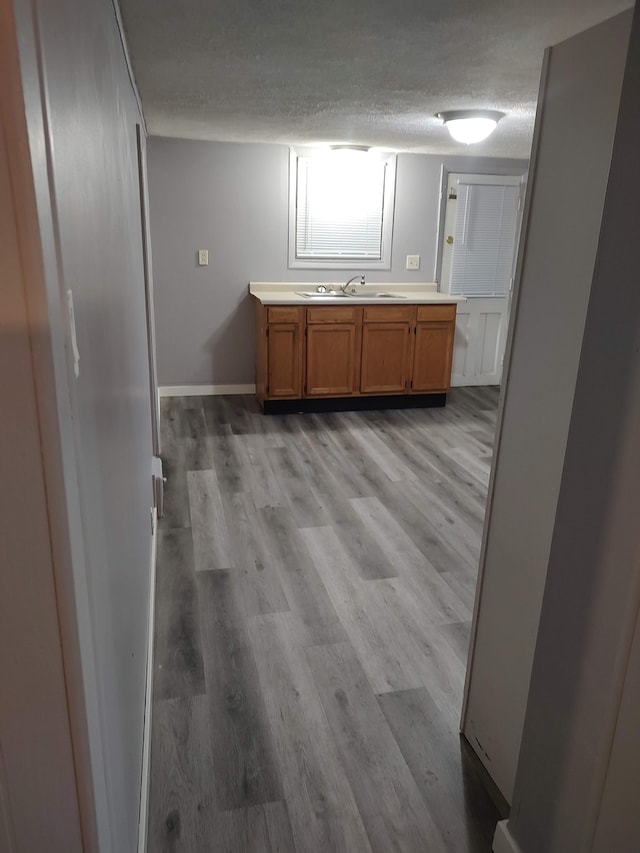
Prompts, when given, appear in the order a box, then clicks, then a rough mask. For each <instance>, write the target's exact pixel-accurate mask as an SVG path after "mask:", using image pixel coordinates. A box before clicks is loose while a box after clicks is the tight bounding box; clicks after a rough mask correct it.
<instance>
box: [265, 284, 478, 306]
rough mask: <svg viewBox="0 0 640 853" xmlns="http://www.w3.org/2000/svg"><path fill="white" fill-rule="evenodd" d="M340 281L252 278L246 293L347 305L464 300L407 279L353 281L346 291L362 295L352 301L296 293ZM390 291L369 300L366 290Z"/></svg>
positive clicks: (276, 301) (278, 301) (273, 300)
mask: <svg viewBox="0 0 640 853" xmlns="http://www.w3.org/2000/svg"><path fill="white" fill-rule="evenodd" d="M342 284H343V282H335V281H322V280H321V279H318V281H317V282H309V281H298V282H291V281H286V282H285V281H251V282H249V293H250V294H251V295H252V296H255V298H256V299H258V300H260V302H262V303H263V304H264V305H282V304H287V305H324V304H325V303H326V304H327V305H343V304H345V303H349V304H356V305H358V304H359V303H362V304H368V303H369V301H371V302H373V303H375V304H376V305H377V304H378V302H380V303H382V304H385V303H402V302H411V303H413V304H416V303H418V304H427V305H428V304H433V303H448V304H451V303H453V302H466V299H465V298H464V297H462V296H450V295H449V294H448V293H439V292H438V285H437V284H436V283H435V282H433V281H425V282H417V283H416V284H408V283H407V282H375V283H373V284H366V285H365V286H364V287H362V286H361V285H359V284H356V283H355V282H354V284H353V286H351V285H350V286H349V291H351V290H352V289H355V291H356V293H362V294H363V295H362V296H356V297H354V298H353V300H347V299H345V298H344V297H343V296H336V297H335V298H332V297H330V296H323V297H322V298H321V299H309V298H307V297H305V296H299V295H298V293H297V291H314V290H316V288H317V287H318V285H322V286H323V287H326V288H327V290H340V288H341V286H342ZM380 292H383V293H390V294H391V293H393V296H389V297H375V298H372V299H371V300H368V299H367V298H366V294H367V293H380Z"/></svg>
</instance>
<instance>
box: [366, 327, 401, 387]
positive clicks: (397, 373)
mask: <svg viewBox="0 0 640 853" xmlns="http://www.w3.org/2000/svg"><path fill="white" fill-rule="evenodd" d="M410 332H411V326H410V325H409V323H365V324H364V326H363V328H362V369H361V373H360V392H361V393H362V394H394V393H395V394H405V393H406V392H407V390H408V385H409V364H410V360H409V345H410V341H411V336H410Z"/></svg>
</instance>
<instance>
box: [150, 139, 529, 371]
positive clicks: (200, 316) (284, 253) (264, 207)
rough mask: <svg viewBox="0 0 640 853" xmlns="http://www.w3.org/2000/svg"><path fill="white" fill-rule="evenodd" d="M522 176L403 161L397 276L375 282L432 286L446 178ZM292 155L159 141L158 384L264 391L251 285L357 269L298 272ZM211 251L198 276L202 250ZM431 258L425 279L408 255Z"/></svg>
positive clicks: (493, 165)
mask: <svg viewBox="0 0 640 853" xmlns="http://www.w3.org/2000/svg"><path fill="white" fill-rule="evenodd" d="M443 162H444V164H445V166H446V167H447V168H448V169H449V170H450V171H460V172H480V173H482V172H495V173H498V174H517V175H521V174H523V173H524V172H525V171H526V167H527V163H526V162H525V161H523V160H499V159H490V158H486V157H485V158H473V157H447V158H444V161H443V159H442V158H439V157H434V156H433V157H432V156H428V155H425V154H400V155H399V156H398V171H397V180H396V208H395V219H394V236H393V247H392V267H391V270H390V271H384V270H376V271H373V270H372V271H370V272H368V273H367V278H368V280H370V281H372V282H374V281H380V282H383V281H385V280H386V281H425V280H427V281H431V280H433V272H434V263H435V257H436V248H437V246H436V231H437V227H438V217H439V209H440V198H439V194H440V169H441V165H442V163H443ZM288 183H289V149H288V148H287V147H286V146H284V145H256V144H245V145H242V144H233V143H213V142H190V141H186V140H179V139H160V138H151V139H150V140H149V196H150V219H151V241H152V249H153V264H154V279H155V280H154V292H155V309H156V327H157V347H158V377H159V384H160V385H185V384H198V383H202V384H210V383H216V384H236V383H237V384H246V383H252V382H253V381H254V349H253V346H254V344H253V337H254V320H253V310H254V306H253V304H252V301H251V299H250V298H249V296H248V293H247V287H248V283H249V281H311V282H313V281H327V280H338V281H340V280H344V281H346V280H347V278H350V277H351V276H352V275H353V274H354V272H355V271H354V270H331V271H326V270H325V271H318V270H289V269H288V268H287V262H288V248H287V247H288V212H289V200H288ZM197 249H209V266H208V267H198V266H197V264H196V250H197ZM408 254H418V255H420V256H421V267H420V270H419V271H418V272H412V271H408V270H406V269H405V265H406V256H407V255H408Z"/></svg>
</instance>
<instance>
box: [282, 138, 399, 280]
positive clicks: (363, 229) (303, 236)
mask: <svg viewBox="0 0 640 853" xmlns="http://www.w3.org/2000/svg"><path fill="white" fill-rule="evenodd" d="M395 171H396V158H395V155H391V156H390V155H388V154H386V153H385V154H384V155H380V154H378V153H374V152H371V151H356V150H353V149H337V150H328V151H315V150H312V149H304V150H302V149H299V150H294V149H291V158H290V179H289V197H290V206H289V266H290V267H294V268H296V267H297V268H301V267H303V268H304V267H307V268H310V269H330V268H341V269H349V268H354V269H363V270H366V269H390V268H391V236H392V227H393V202H394V189H395Z"/></svg>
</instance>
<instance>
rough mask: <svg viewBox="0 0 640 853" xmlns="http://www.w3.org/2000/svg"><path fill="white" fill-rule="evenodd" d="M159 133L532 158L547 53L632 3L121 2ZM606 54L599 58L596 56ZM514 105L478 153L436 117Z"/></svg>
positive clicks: (146, 104) (148, 111)
mask: <svg viewBox="0 0 640 853" xmlns="http://www.w3.org/2000/svg"><path fill="white" fill-rule="evenodd" d="M119 5H120V9H121V13H122V18H123V22H124V28H125V34H126V38H127V43H128V47H129V52H130V55H131V60H132V65H133V70H134V74H135V78H136V82H137V85H138V89H139V91H140V95H141V99H142V105H143V110H144V114H145V119H146V122H147V127H148V130H149V133H151V134H153V135H159V136H177V137H184V138H190V139H209V140H226V141H236V142H281V143H285V144H292V143H314V142H331V143H336V142H349V143H359V144H363V145H376V146H382V147H386V148H393V149H396V150H399V151H420V152H429V153H437V154H445V153H446V154H456V153H457V154H460V153H468V152H469V151H471V150H472V151H473V153H474V154H481V155H491V156H504V157H527V156H528V155H529V149H530V145H531V134H532V130H533V120H534V113H535V102H536V97H537V92H538V81H539V77H540V66H541V62H542V56H543V52H544V48H545V47H546V46H547V45H550V44H555V43H557V42H559V41H562V40H563V39H565V38H568V37H570V36H572V35H575V34H576V33H578V32H580V31H581V30H584V29H586V28H587V27H590V26H592V25H593V24H596V23H599V22H600V21H603V20H605V19H606V18H608V17H611V16H612V15H614V14H616V13H617V12H620V11H622V10H623V9H625V8H628V7H629V6H630V5H632V3H631V2H630V0H119ZM594 61H597V57H594ZM467 107H484V108H487V109H496V110H501V111H503V112H505V113H506V117H505V118H504V119H502V121H501V122H500V124H499V125H498V128H497V130H496V131H495V133H494V134H493V135H492V136H491V137H490V138H489V139H488V140H487V141H486V142H483V143H480V144H478V145H474V146H473V148H472V149H468V148H467V147H466V146H463V145H460V144H459V143H455V142H453V141H452V140H451V139H450V138H449V134H448V132H447V130H446V129H445V128H444V127H443V126H442V124H441V122H440V121H439V119H437V118H435V113H437V112H438V111H440V110H447V109H463V108H467Z"/></svg>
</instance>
